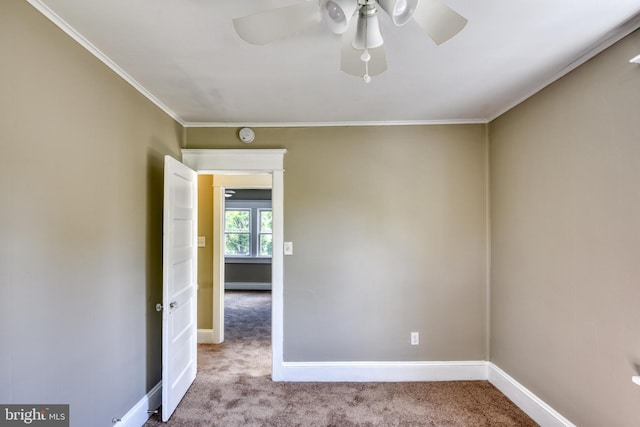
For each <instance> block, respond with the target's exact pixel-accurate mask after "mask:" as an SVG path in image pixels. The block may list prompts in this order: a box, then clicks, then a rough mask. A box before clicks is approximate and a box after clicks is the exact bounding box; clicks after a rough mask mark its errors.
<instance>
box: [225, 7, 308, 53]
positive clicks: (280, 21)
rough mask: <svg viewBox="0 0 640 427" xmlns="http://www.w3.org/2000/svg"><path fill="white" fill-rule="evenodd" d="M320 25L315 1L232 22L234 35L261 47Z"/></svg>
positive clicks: (268, 11)
mask: <svg viewBox="0 0 640 427" xmlns="http://www.w3.org/2000/svg"><path fill="white" fill-rule="evenodd" d="M319 23H320V8H319V7H318V2H317V1H309V0H305V1H303V2H300V3H296V4H293V5H290V6H284V7H279V8H276V9H269V10H265V11H263V12H258V13H254V14H253V15H247V16H243V17H242V18H236V19H234V20H233V26H234V27H235V29H236V33H238V35H239V36H240V37H241V38H242V39H243V40H244V41H246V42H248V43H251V44H257V45H263V44H267V43H270V42H272V41H275V40H279V39H282V38H285V37H287V36H290V35H292V34H295V33H297V32H299V31H302V30H306V29H307V28H309V27H312V26H313V25H314V24H319Z"/></svg>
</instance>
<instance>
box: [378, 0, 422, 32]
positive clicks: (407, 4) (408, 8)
mask: <svg viewBox="0 0 640 427" xmlns="http://www.w3.org/2000/svg"><path fill="white" fill-rule="evenodd" d="M378 4H380V7H382V9H383V10H384V11H385V12H387V13H388V14H389V16H391V20H392V21H393V23H394V24H395V25H396V26H398V27H399V26H401V25H404V24H406V23H407V22H409V20H410V19H411V17H412V16H413V12H415V11H416V7H417V6H418V0H378Z"/></svg>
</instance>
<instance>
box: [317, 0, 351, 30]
mask: <svg viewBox="0 0 640 427" xmlns="http://www.w3.org/2000/svg"><path fill="white" fill-rule="evenodd" d="M357 7H358V3H357V2H356V1H353V0H322V3H321V4H320V12H321V14H322V21H323V22H324V24H325V25H326V26H327V28H329V30H331V32H332V33H334V34H342V33H344V32H345V31H347V28H349V21H350V20H351V17H352V16H353V14H354V13H355V11H356V9H357Z"/></svg>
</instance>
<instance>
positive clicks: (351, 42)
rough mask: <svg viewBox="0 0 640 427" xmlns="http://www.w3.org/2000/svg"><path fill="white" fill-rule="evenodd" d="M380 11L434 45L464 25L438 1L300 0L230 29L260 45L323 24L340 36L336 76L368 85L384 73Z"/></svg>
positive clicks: (238, 21) (240, 20)
mask: <svg viewBox="0 0 640 427" xmlns="http://www.w3.org/2000/svg"><path fill="white" fill-rule="evenodd" d="M380 10H382V11H384V12H385V13H386V14H387V15H388V16H389V17H390V18H391V22H393V24H394V25H395V26H398V27H399V26H402V25H404V24H406V23H407V22H409V21H410V20H411V19H413V20H414V21H415V22H417V23H418V25H420V27H422V29H423V30H424V31H425V32H426V33H427V34H428V35H429V37H431V39H432V40H433V41H434V42H435V43H436V44H438V45H440V44H442V43H444V42H446V41H447V40H449V39H450V38H452V37H453V36H455V35H456V34H458V33H459V32H460V31H461V30H462V29H463V28H464V26H465V25H466V24H467V20H466V19H465V18H464V17H463V16H461V15H460V14H458V13H457V12H456V11H454V10H453V9H451V8H450V7H448V6H447V5H445V4H444V3H442V2H441V1H440V0H319V1H318V0H304V1H302V2H299V3H295V4H292V5H289V6H284V7H279V8H275V9H268V10H265V11H262V12H258V13H255V14H252V15H247V16H243V17H241V18H236V19H234V20H233V25H234V27H235V30H236V32H237V33H238V35H239V36H240V37H241V38H242V39H243V40H245V41H246V42H248V43H251V44H256V45H264V44H267V43H270V42H272V41H275V40H279V39H283V38H286V37H289V36H291V35H293V34H295V33H298V32H300V31H303V30H306V29H308V28H310V27H312V26H315V25H318V24H320V23H322V24H323V25H324V26H325V27H327V28H328V29H329V30H330V31H331V32H333V33H334V34H340V35H342V54H341V70H342V71H344V72H345V73H347V74H351V75H355V76H361V77H362V78H363V80H364V81H365V82H366V83H369V82H370V81H371V76H375V75H378V74H380V73H382V72H384V71H385V70H386V69H387V60H386V56H385V53H384V48H383V43H384V40H383V38H382V34H381V32H380V23H379V18H378V14H379V13H380ZM353 17H357V18H356V19H352V18H353ZM354 22H355V25H354Z"/></svg>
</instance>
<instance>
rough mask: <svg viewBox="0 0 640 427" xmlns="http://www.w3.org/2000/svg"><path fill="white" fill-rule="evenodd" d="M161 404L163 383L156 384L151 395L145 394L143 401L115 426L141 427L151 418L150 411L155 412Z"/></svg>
mask: <svg viewBox="0 0 640 427" xmlns="http://www.w3.org/2000/svg"><path fill="white" fill-rule="evenodd" d="M161 404H162V381H160V382H159V383H158V384H156V385H155V386H154V387H153V388H152V389H151V390H150V391H149V393H147V394H145V395H144V396H143V397H142V399H140V400H139V401H138V403H136V404H135V406H134V407H133V408H131V409H130V410H129V412H127V413H126V414H125V415H124V417H122V418H121V419H120V421H119V422H117V423H115V424H114V425H115V426H117V427H140V426H141V425H143V424H144V423H146V422H147V420H148V419H149V417H150V416H151V414H150V413H149V412H148V411H155V410H156V409H158V408H159V407H160V405H161Z"/></svg>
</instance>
